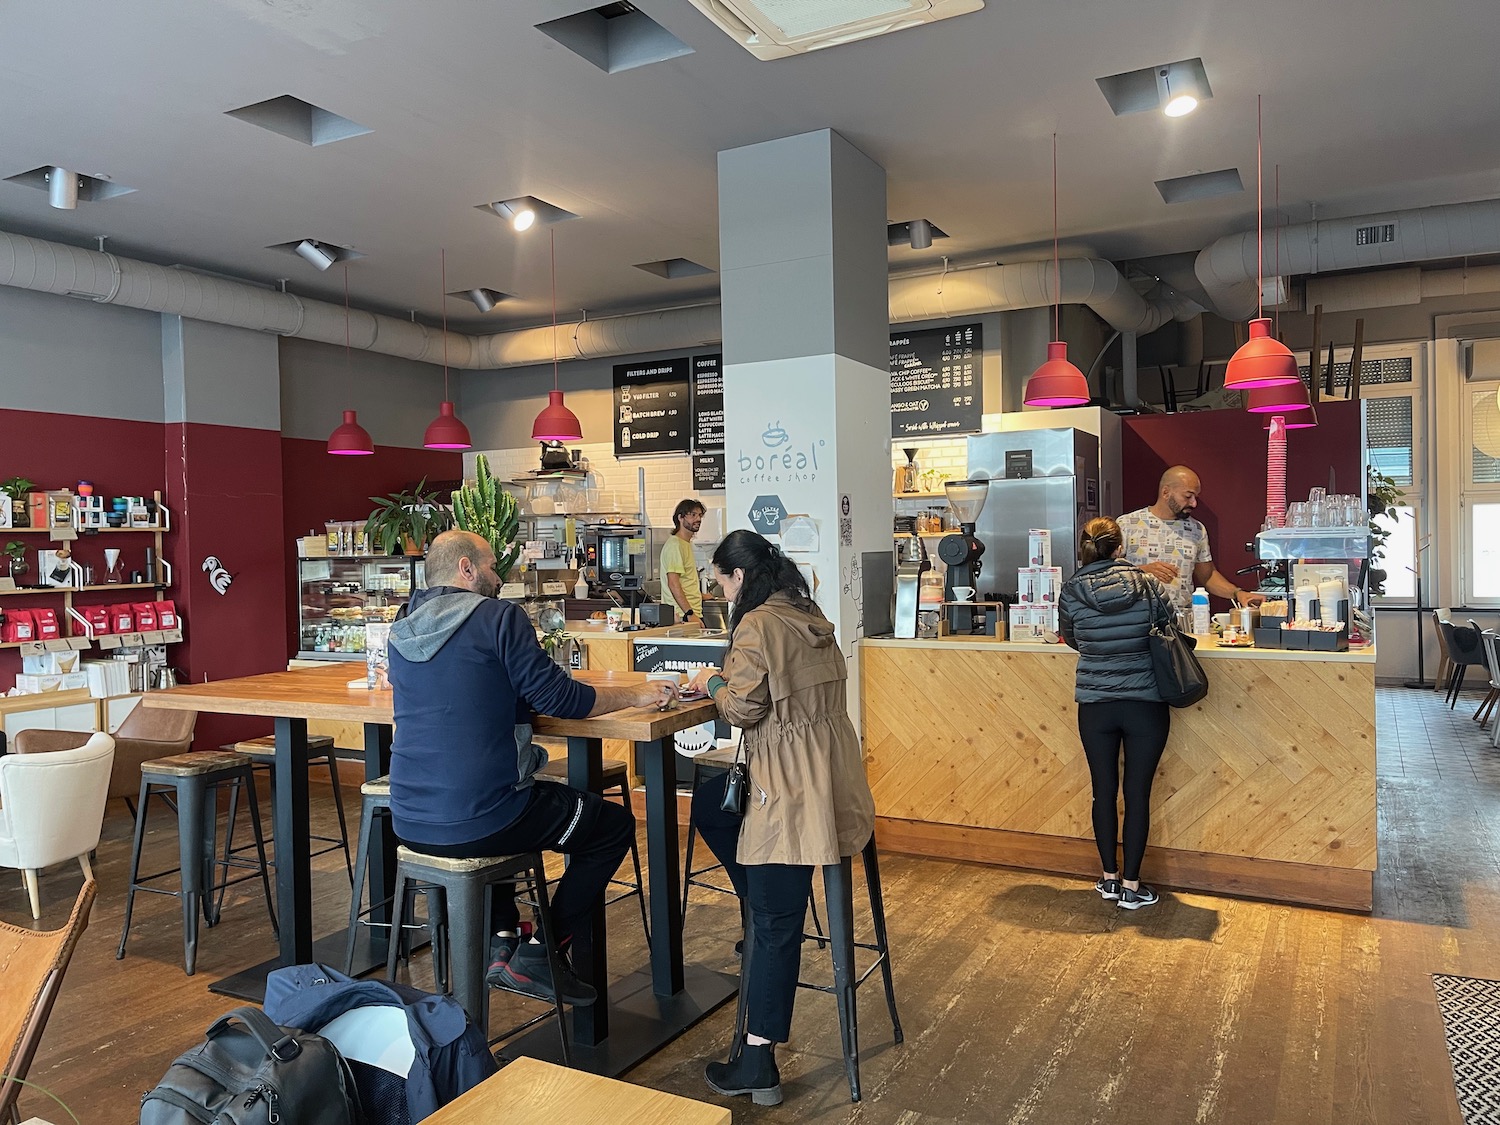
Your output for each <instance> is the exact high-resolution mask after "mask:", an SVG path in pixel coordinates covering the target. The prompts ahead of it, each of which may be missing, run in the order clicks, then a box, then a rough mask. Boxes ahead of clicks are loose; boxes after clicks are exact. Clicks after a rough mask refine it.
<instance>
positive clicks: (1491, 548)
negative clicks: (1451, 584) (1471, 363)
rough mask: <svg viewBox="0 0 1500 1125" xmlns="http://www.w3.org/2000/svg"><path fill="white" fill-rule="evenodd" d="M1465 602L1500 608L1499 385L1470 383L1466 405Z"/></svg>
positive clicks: (1464, 499) (1464, 498)
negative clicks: (1499, 605)
mask: <svg viewBox="0 0 1500 1125" xmlns="http://www.w3.org/2000/svg"><path fill="white" fill-rule="evenodd" d="M1464 406H1465V414H1466V418H1465V429H1466V430H1467V432H1468V437H1469V440H1468V443H1467V444H1468V448H1469V456H1468V464H1467V465H1466V466H1465V469H1466V471H1465V474H1464V475H1465V481H1464V490H1463V491H1464V497H1463V501H1464V554H1463V571H1464V573H1463V581H1464V600H1465V601H1466V602H1468V603H1470V604H1475V605H1483V604H1486V603H1488V604H1495V603H1500V383H1493V382H1487V383H1470V384H1469V385H1468V394H1467V395H1466V396H1465V400H1464Z"/></svg>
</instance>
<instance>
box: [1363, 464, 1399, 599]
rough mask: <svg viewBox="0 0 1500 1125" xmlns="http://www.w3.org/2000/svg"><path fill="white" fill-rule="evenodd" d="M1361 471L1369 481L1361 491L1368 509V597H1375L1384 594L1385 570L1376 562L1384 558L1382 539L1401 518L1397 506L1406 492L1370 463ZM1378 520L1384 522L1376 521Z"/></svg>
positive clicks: (1385, 537)
mask: <svg viewBox="0 0 1500 1125" xmlns="http://www.w3.org/2000/svg"><path fill="white" fill-rule="evenodd" d="M1365 473H1366V475H1367V477H1368V481H1369V483H1368V484H1367V486H1366V489H1365V491H1366V493H1367V496H1368V501H1367V502H1368V505H1369V509H1370V596H1371V597H1379V596H1380V595H1382V594H1384V593H1385V579H1386V572H1385V569H1384V568H1383V567H1381V566H1379V565H1378V564H1380V563H1383V562H1384V561H1385V542H1386V540H1387V539H1389V538H1390V537H1391V529H1392V527H1393V526H1394V524H1395V521H1396V520H1398V519H1400V518H1401V510H1400V507H1399V505H1400V503H1401V501H1402V500H1404V499H1405V498H1406V493H1404V492H1402V491H1401V489H1399V488H1397V487H1396V482H1395V481H1393V480H1392V479H1391V478H1390V477H1388V476H1386V475H1385V474H1384V473H1382V472H1381V471H1380V470H1379V469H1377V468H1375V466H1374V465H1367V466H1366V467H1365ZM1381 520H1384V521H1386V522H1384V523H1380V522H1378V521H1381Z"/></svg>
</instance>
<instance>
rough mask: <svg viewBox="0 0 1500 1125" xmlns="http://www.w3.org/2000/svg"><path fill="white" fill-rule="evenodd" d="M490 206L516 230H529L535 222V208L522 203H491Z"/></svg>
mask: <svg viewBox="0 0 1500 1125" xmlns="http://www.w3.org/2000/svg"><path fill="white" fill-rule="evenodd" d="M490 207H492V208H493V209H494V212H495V214H497V215H499V216H500V217H501V218H502V219H505V220H506V221H507V222H509V223H510V228H511V230H514V231H517V232H519V231H523V230H530V229H531V227H532V224H534V223H535V222H536V210H535V209H534V208H532V207H529V206H527V205H526V204H524V203H491V204H490Z"/></svg>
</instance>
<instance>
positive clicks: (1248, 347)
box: [1224, 94, 1302, 391]
mask: <svg viewBox="0 0 1500 1125" xmlns="http://www.w3.org/2000/svg"><path fill="white" fill-rule="evenodd" d="M1263 228H1264V223H1263V216H1262V214H1261V120H1260V95H1259V94H1257V95H1256V96H1255V319H1254V320H1252V321H1251V322H1250V339H1248V340H1246V341H1245V343H1244V344H1243V345H1241V347H1240V349H1239V350H1238V351H1237V352H1235V353H1234V356H1233V357H1232V358H1231V359H1230V361H1229V366H1228V367H1226V368H1225V369H1224V389H1225V390H1226V391H1248V390H1252V389H1254V388H1256V387H1279V386H1282V385H1289V384H1292V383H1300V382H1301V381H1302V376H1301V375H1300V374H1299V373H1298V371H1297V357H1296V356H1294V355H1292V353H1291V352H1290V351H1289V350H1287V346H1286V345H1285V344H1283V343H1282V342H1281V341H1280V340H1277V339H1276V338H1275V337H1273V336H1272V335H1271V322H1270V320H1268V319H1267V318H1266V317H1265V316H1264V315H1263V314H1264V312H1265V310H1264V308H1263V307H1262V304H1261V301H1262V298H1263V297H1264V295H1265V289H1264V287H1263V284H1262V282H1263V279H1262V276H1261V263H1262V262H1263V261H1264V252H1263V250H1262V243H1263V239H1264V237H1265V235H1264V229H1263ZM1279 272H1280V271H1279V269H1278V273H1279Z"/></svg>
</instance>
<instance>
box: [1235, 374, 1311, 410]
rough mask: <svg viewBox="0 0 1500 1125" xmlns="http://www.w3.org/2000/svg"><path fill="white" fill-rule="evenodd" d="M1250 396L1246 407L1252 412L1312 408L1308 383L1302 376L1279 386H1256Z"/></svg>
mask: <svg viewBox="0 0 1500 1125" xmlns="http://www.w3.org/2000/svg"><path fill="white" fill-rule="evenodd" d="M1249 397H1250V401H1249V402H1248V403H1247V404H1246V405H1245V409H1246V410H1248V411H1249V412H1250V413H1251V414H1291V413H1293V412H1295V411H1300V410H1311V409H1312V403H1310V402H1309V401H1308V400H1307V384H1306V383H1304V382H1303V381H1302V380H1301V379H1300V378H1299V379H1298V380H1297V381H1296V382H1295V383H1283V384H1281V385H1280V386H1279V387H1256V388H1255V389H1254V390H1252V391H1251V392H1250V395H1249Z"/></svg>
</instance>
